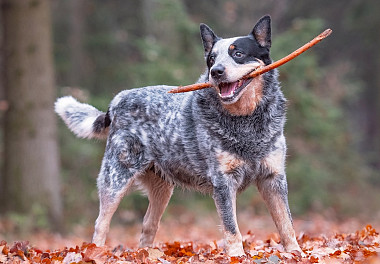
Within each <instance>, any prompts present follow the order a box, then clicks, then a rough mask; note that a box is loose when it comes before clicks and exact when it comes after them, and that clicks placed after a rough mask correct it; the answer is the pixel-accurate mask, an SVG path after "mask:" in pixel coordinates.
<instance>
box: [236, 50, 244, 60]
mask: <svg viewBox="0 0 380 264" xmlns="http://www.w3.org/2000/svg"><path fill="white" fill-rule="evenodd" d="M234 56H235V57H236V58H242V57H243V56H244V53H243V52H241V51H236V52H235V54H234Z"/></svg>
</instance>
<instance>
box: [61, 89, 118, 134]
mask: <svg viewBox="0 0 380 264" xmlns="http://www.w3.org/2000/svg"><path fill="white" fill-rule="evenodd" d="M55 112H56V113H57V114H58V115H59V116H60V117H61V118H62V120H63V121H64V122H65V124H66V125H67V126H68V127H69V129H70V130H71V131H72V132H73V133H74V134H75V135H76V136H78V137H81V138H90V139H91V138H97V139H105V138H107V136H108V130H109V126H110V124H111V119H110V117H109V114H108V112H107V113H103V112H101V111H99V110H98V109H96V108H95V107H93V106H91V105H89V104H84V103H80V102H78V101H77V100H75V99H74V98H73V97H71V96H65V97H61V98H59V99H58V100H57V101H56V102H55Z"/></svg>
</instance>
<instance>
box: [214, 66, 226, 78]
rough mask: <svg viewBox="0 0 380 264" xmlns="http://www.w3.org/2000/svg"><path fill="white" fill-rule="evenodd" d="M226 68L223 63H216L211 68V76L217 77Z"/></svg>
mask: <svg viewBox="0 0 380 264" xmlns="http://www.w3.org/2000/svg"><path fill="white" fill-rule="evenodd" d="M225 70H226V68H225V67H224V66H223V65H220V64H218V65H216V66H214V67H212V69H211V77H212V78H214V79H219V78H221V77H222V76H223V75H224V72H225Z"/></svg>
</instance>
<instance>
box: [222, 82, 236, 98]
mask: <svg viewBox="0 0 380 264" xmlns="http://www.w3.org/2000/svg"><path fill="white" fill-rule="evenodd" d="M238 83H239V82H233V83H221V84H220V85H219V89H220V94H221V96H223V97H224V96H229V95H232V94H233V92H234V91H235V89H236V88H237V86H238Z"/></svg>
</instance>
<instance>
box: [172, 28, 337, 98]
mask: <svg viewBox="0 0 380 264" xmlns="http://www.w3.org/2000/svg"><path fill="white" fill-rule="evenodd" d="M331 32H332V30H331V29H326V30H325V31H323V32H322V33H321V34H319V35H318V36H316V37H315V38H314V39H312V40H311V41H309V42H308V43H306V44H305V45H303V46H302V47H300V48H298V49H297V50H295V51H293V52H292V53H290V54H289V55H288V56H286V57H284V58H282V59H280V60H278V61H275V62H273V63H271V64H269V65H267V66H264V67H261V68H258V69H255V70H254V71H252V72H251V73H249V74H247V75H246V76H244V77H243V79H248V78H255V77H257V76H259V75H260V74H263V73H266V72H268V71H270V70H273V69H275V68H277V67H280V66H281V65H283V64H285V63H287V62H288V61H290V60H292V59H294V58H295V57H297V56H299V55H300V54H302V53H304V52H305V51H306V50H308V49H310V48H311V47H313V46H314V45H315V44H317V43H319V42H320V41H321V40H323V39H324V38H326V37H328V36H329V35H330V34H331ZM209 87H212V84H211V83H209V82H206V83H195V84H191V85H186V86H178V87H177V88H174V89H172V90H170V91H169V93H185V92H190V91H195V90H200V89H204V88H209Z"/></svg>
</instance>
